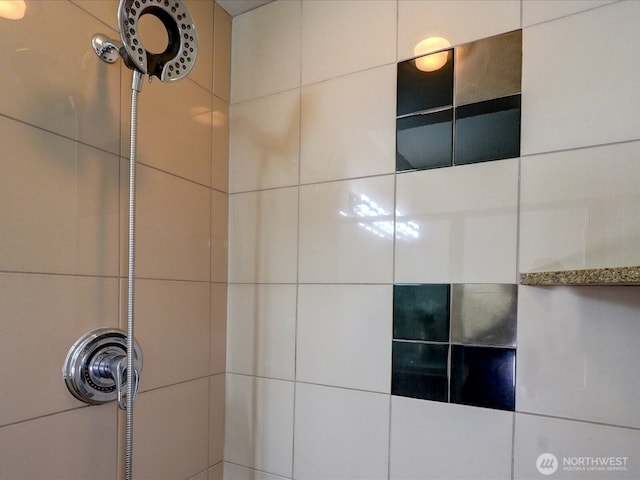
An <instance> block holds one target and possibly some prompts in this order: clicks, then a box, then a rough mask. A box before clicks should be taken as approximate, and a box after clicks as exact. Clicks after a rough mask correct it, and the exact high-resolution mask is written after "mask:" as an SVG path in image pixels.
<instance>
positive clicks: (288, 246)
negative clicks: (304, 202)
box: [229, 187, 298, 283]
mask: <svg viewBox="0 0 640 480" xmlns="http://www.w3.org/2000/svg"><path fill="white" fill-rule="evenodd" d="M297 245H298V188H297V187H292V188H281V189H276V190H267V191H264V192H252V193H238V194H234V195H231V196H230V197H229V282H272V283H293V282H295V281H296V268H297V264H296V262H297Z"/></svg>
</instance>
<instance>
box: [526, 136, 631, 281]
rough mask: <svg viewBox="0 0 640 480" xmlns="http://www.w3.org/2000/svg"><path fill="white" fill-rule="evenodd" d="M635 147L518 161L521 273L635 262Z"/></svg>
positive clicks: (625, 144) (618, 147)
mask: <svg viewBox="0 0 640 480" xmlns="http://www.w3.org/2000/svg"><path fill="white" fill-rule="evenodd" d="M639 155H640V142H633V143H624V144H619V145H608V146H602V147H594V148H587V149H580V150H574V151H567V152H557V153H550V154H545V155H537V156H533V157H527V158H523V159H522V172H521V176H522V180H521V189H522V195H521V197H522V198H521V217H520V271H522V272H528V271H543V270H563V269H577V268H596V267H621V266H628V265H638V264H640V251H639V249H638V239H640V218H639V217H638V215H637V208H636V206H637V205H638V203H640V192H639V191H638V186H637V183H638V182H637V178H640V168H639V167H638V162H637V158H638V156H639Z"/></svg>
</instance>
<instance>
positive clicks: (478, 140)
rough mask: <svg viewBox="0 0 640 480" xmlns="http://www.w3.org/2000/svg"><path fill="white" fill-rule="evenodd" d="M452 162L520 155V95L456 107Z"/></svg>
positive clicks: (460, 162)
mask: <svg viewBox="0 0 640 480" xmlns="http://www.w3.org/2000/svg"><path fill="white" fill-rule="evenodd" d="M455 129H456V137H455V154H454V163H455V164H456V165H462V164H467V163H476V162H485V161H487V160H500V159H502V158H513V157H519V156H520V95H513V96H511V97H504V98H497V99H495V100H488V101H486V102H480V103H473V104H471V105H464V106H462V107H457V108H456V122H455Z"/></svg>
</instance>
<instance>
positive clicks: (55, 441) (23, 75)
mask: <svg viewBox="0 0 640 480" xmlns="http://www.w3.org/2000/svg"><path fill="white" fill-rule="evenodd" d="M186 3H187V6H188V8H189V9H190V11H191V13H192V15H193V17H194V19H195V22H196V25H197V28H198V33H199V38H200V49H199V57H198V63H197V65H196V67H195V69H194V70H193V71H192V73H191V75H190V76H189V78H188V79H185V80H182V81H180V82H177V83H174V84H163V83H161V82H159V81H158V80H157V79H155V80H154V82H153V83H151V84H149V83H146V82H145V84H144V85H143V88H142V92H141V94H140V97H139V99H140V104H139V122H138V123H139V132H138V161H139V162H140V164H139V166H138V171H137V173H138V190H137V197H138V209H137V222H138V224H137V262H136V267H137V269H136V273H137V277H138V280H137V282H136V330H135V332H136V337H137V339H138V340H139V342H140V344H141V346H142V349H143V354H144V369H143V373H142V381H141V387H140V388H141V393H140V395H139V397H138V400H137V402H136V406H135V412H134V418H135V420H134V445H135V447H134V455H133V461H134V468H133V473H134V478H139V479H163V478H164V479H171V480H176V479H187V478H197V479H198V480H205V479H207V478H209V479H214V478H220V477H221V475H222V463H221V461H222V440H223V421H224V414H223V412H224V370H225V365H224V362H225V358H224V357H225V350H224V349H225V318H226V314H225V312H226V278H227V258H226V240H227V228H226V223H227V218H226V217H227V172H228V168H227V155H228V121H227V117H228V102H229V84H230V76H229V66H230V40H231V18H230V17H229V16H228V15H227V14H226V12H224V11H223V10H222V9H221V8H219V7H218V6H217V5H215V4H214V3H213V2H211V1H200V0H187V1H186ZM26 5H27V10H26V15H25V17H24V19H22V20H8V19H5V18H0V65H1V67H0V71H1V74H0V332H1V333H0V345H1V348H0V385H2V387H1V388H0V478H2V479H3V480H4V479H36V478H38V479H47V480H49V479H54V478H56V479H67V480H69V479H78V480H80V479H83V480H85V479H110V480H113V479H115V478H123V477H122V476H121V471H122V462H123V460H122V448H123V438H124V437H123V435H122V428H123V425H124V424H123V422H122V416H121V415H120V414H119V412H118V409H117V406H116V404H115V403H109V404H105V405H101V406H91V407H87V406H86V405H85V404H84V403H81V402H79V401H77V400H75V399H74V398H73V397H72V396H71V395H70V394H69V393H68V392H67V389H66V387H65V385H64V382H63V380H62V375H61V369H62V364H63V362H64V359H65V356H66V353H67V350H68V349H69V348H70V347H71V345H72V344H73V343H74V342H75V341H76V340H77V339H78V338H79V337H80V336H82V335H83V334H84V333H86V332H88V331H89V330H92V329H94V328H98V327H107V326H110V327H117V326H118V325H120V326H121V327H124V328H126V275H127V270H126V266H127V262H126V258H127V244H126V242H127V220H128V219H127V216H128V191H127V189H128V170H129V169H128V156H129V146H128V142H129V102H130V85H131V72H130V71H129V70H128V69H126V68H124V67H123V66H122V64H121V62H119V63H117V64H115V65H107V64H105V63H103V62H102V61H100V60H99V59H98V57H96V56H95V55H94V53H93V52H92V50H91V47H90V39H91V36H92V35H93V34H94V33H98V32H102V33H106V34H107V35H109V36H111V37H113V38H117V37H118V33H117V31H116V12H117V8H118V1H117V0H105V1H94V0H77V1H66V0H55V1H47V0H34V1H31V0H27V2H26ZM148 25H149V26H147V27H146V28H147V30H146V32H147V33H145V35H146V37H145V42H146V41H148V42H149V43H150V44H153V45H155V47H156V48H159V47H158V46H162V43H161V42H162V40H163V39H162V35H163V34H164V31H163V30H161V29H160V30H159V29H158V25H157V24H153V23H151V24H148ZM165 42H166V40H165Z"/></svg>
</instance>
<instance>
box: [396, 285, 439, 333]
mask: <svg viewBox="0 0 640 480" xmlns="http://www.w3.org/2000/svg"><path fill="white" fill-rule="evenodd" d="M449 291H450V286H449V285H445V284H432V285H394V286H393V338H395V339H402V340H426V341H432V342H447V341H449Z"/></svg>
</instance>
